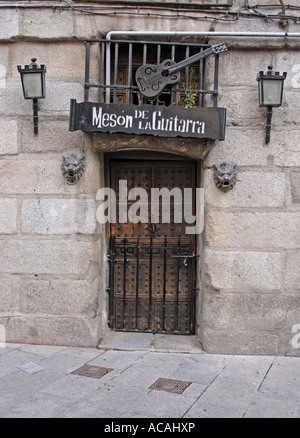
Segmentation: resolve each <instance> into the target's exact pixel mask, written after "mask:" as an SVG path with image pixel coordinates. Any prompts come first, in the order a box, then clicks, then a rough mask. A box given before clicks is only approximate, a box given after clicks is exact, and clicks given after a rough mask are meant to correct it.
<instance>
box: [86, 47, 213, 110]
mask: <svg viewBox="0 0 300 438" xmlns="http://www.w3.org/2000/svg"><path fill="white" fill-rule="evenodd" d="M85 44H86V62H85V84H84V86H85V93H84V101H85V102H99V103H104V102H105V103H117V104H134V105H142V104H149V103H150V104H154V105H161V104H164V105H166V106H169V105H181V106H185V107H187V108H189V107H193V106H198V107H203V104H204V96H205V95H211V96H212V106H214V107H217V99H218V66H219V55H218V54H213V55H211V56H212V57H213V58H214V79H213V85H212V88H213V89H204V88H203V86H204V64H205V59H201V60H200V61H198V62H196V63H194V64H192V65H190V66H188V67H185V68H184V69H182V70H181V71H180V75H181V79H180V81H179V83H178V84H176V85H175V86H173V87H172V88H166V89H165V90H164V91H163V92H162V94H160V96H158V97H157V98H155V99H152V100H150V99H147V98H145V97H143V96H141V95H140V93H139V90H138V87H137V84H136V81H135V72H136V70H137V68H138V67H140V66H141V65H143V64H160V63H161V62H162V61H164V60H166V59H172V60H173V61H175V62H179V61H182V60H183V59H186V58H189V57H190V56H192V55H194V54H196V53H199V52H200V51H202V50H205V49H206V48H208V47H210V46H209V45H199V44H194V43H188V44H187V43H181V42H157V41H128V40H112V41H108V40H104V39H97V40H86V43H85ZM206 106H207V103H206ZM208 106H211V105H208Z"/></svg>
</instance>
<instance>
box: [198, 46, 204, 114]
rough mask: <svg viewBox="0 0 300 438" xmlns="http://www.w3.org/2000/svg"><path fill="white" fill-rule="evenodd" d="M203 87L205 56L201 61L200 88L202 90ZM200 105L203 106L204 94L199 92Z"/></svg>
mask: <svg viewBox="0 0 300 438" xmlns="http://www.w3.org/2000/svg"><path fill="white" fill-rule="evenodd" d="M201 52H203V48H201ZM202 87H203V58H202V59H200V61H199V90H202ZM198 106H199V107H201V108H202V106H203V94H202V93H201V92H199V97H198Z"/></svg>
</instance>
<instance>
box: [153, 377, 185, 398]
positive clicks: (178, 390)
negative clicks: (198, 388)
mask: <svg viewBox="0 0 300 438" xmlns="http://www.w3.org/2000/svg"><path fill="white" fill-rule="evenodd" d="M191 383H192V382H186V381H184V380H174V379H165V378H163V377H159V379H157V380H156V381H155V382H154V383H152V385H150V386H149V388H148V389H157V390H158V391H167V392H173V393H174V394H182V393H183V391H184V390H185V389H186V388H187V387H188V386H189V385H190V384H191Z"/></svg>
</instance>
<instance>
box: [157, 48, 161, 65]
mask: <svg viewBox="0 0 300 438" xmlns="http://www.w3.org/2000/svg"><path fill="white" fill-rule="evenodd" d="M160 58H161V45H160V44H158V45H157V54H156V62H157V64H160Z"/></svg>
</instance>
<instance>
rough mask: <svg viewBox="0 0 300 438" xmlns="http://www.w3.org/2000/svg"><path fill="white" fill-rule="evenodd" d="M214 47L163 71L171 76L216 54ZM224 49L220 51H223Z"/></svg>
mask: <svg viewBox="0 0 300 438" xmlns="http://www.w3.org/2000/svg"><path fill="white" fill-rule="evenodd" d="M216 47H218V46H217V45H216V46H211V47H209V48H208V49H205V50H203V51H202V52H199V53H196V54H195V55H193V56H190V57H189V58H186V59H184V60H183V61H180V62H178V63H177V64H174V65H172V66H171V67H169V68H168V69H166V70H165V72H166V73H167V74H169V75H172V74H173V73H176V72H178V71H179V70H182V69H183V68H185V67H188V66H189V65H191V64H194V62H197V61H200V59H203V58H206V56H208V55H211V54H212V53H218V52H217V51H216V50H215V48H216ZM225 50H227V49H226V48H225V49H223V50H220V51H225Z"/></svg>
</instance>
